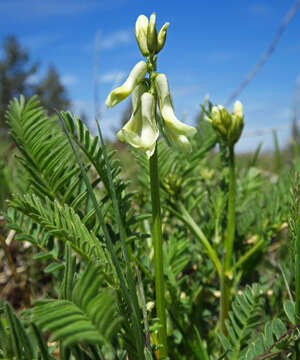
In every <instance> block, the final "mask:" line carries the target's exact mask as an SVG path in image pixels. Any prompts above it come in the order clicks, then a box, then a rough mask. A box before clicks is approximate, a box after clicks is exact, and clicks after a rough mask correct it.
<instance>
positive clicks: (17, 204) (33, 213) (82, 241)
mask: <svg viewBox="0 0 300 360" xmlns="http://www.w3.org/2000/svg"><path fill="white" fill-rule="evenodd" d="M10 205H11V206H12V207H14V208H16V209H18V210H19V211H21V212H22V213H23V214H25V215H27V216H28V217H30V218H31V219H32V220H34V221H35V222H36V223H38V224H40V225H41V226H42V227H43V228H44V229H46V230H47V232H48V233H49V234H51V235H53V236H55V237H56V238H58V239H60V240H62V241H64V242H69V243H70V244H71V246H72V248H73V249H74V250H75V251H76V252H77V253H78V254H79V255H81V256H82V257H83V258H85V259H90V260H91V259H95V260H98V261H99V260H102V261H104V253H103V249H102V246H101V243H100V241H99V239H98V238H97V237H96V235H95V234H94V233H93V232H90V231H88V229H87V228H86V226H85V224H84V222H83V221H81V220H80V218H79V216H78V215H77V214H76V213H75V211H74V210H73V209H72V208H71V207H69V206H68V205H66V204H65V205H64V206H61V205H60V204H58V203H57V202H56V201H51V200H50V199H48V198H44V201H43V202H42V200H41V199H40V198H39V197H38V196H36V195H34V194H27V195H23V196H15V199H14V200H13V201H12V202H11V203H10Z"/></svg>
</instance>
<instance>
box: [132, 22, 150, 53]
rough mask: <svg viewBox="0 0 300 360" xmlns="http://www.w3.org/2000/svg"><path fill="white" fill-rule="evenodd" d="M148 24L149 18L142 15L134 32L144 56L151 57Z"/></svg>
mask: <svg viewBox="0 0 300 360" xmlns="http://www.w3.org/2000/svg"><path fill="white" fill-rule="evenodd" d="M148 24H149V21H148V18H147V17H146V16H145V15H140V16H139V17H138V18H137V20H136V23H135V30H134V32H135V37H136V40H137V43H138V46H139V48H140V50H141V52H142V54H143V55H144V56H147V55H149V50H148V46H147V31H148Z"/></svg>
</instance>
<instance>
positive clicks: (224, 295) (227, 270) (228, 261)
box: [221, 145, 235, 334]
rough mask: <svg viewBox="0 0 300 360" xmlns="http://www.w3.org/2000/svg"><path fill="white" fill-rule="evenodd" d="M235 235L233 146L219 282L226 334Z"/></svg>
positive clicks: (230, 152)
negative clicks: (220, 279) (223, 251)
mask: <svg viewBox="0 0 300 360" xmlns="http://www.w3.org/2000/svg"><path fill="white" fill-rule="evenodd" d="M234 234H235V161H234V145H230V146H229V192H228V208H227V235H226V238H225V241H224V247H225V258H224V263H223V274H222V281H221V328H222V332H223V334H226V325H225V320H226V319H227V317H228V310H229V303H230V289H231V285H232V278H233V271H232V252H233V244H234Z"/></svg>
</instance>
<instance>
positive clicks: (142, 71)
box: [105, 61, 147, 107]
mask: <svg viewBox="0 0 300 360" xmlns="http://www.w3.org/2000/svg"><path fill="white" fill-rule="evenodd" d="M146 73H147V64H146V62H145V61H139V62H138V63H137V64H136V65H135V66H134V68H133V69H132V70H131V72H130V74H129V76H128V78H127V79H126V81H125V82H124V84H123V85H122V86H120V87H117V88H116V89H114V90H112V91H111V92H110V93H109V95H108V96H107V98H106V101H105V104H106V106H107V107H113V106H115V105H116V104H118V103H119V102H120V101H122V100H124V99H126V98H127V96H128V95H129V94H130V93H132V91H133V90H134V88H135V87H136V86H137V84H138V83H139V82H141V81H142V80H143V79H144V77H145V75H146Z"/></svg>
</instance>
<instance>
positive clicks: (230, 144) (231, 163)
mask: <svg viewBox="0 0 300 360" xmlns="http://www.w3.org/2000/svg"><path fill="white" fill-rule="evenodd" d="M207 120H208V121H209V122H211V124H212V126H213V128H214V129H215V131H216V132H217V134H218V135H219V138H220V142H221V143H222V144H223V145H225V146H226V147H227V148H228V153H229V158H228V167H229V172H228V184H229V189H228V205H227V234H226V238H225V241H224V260H223V267H222V279H221V308H220V322H221V329H222V332H223V334H226V332H227V329H226V319H227V318H228V311H229V304H230V299H231V287H232V282H233V266H232V255H233V245H234V236H235V192H236V181H235V156H234V145H235V144H236V143H237V141H238V140H239V138H240V136H241V134H242V131H243V127H244V113H243V105H242V103H241V102H240V101H236V102H235V104H234V107H233V113H232V114H230V112H229V111H228V110H227V109H225V108H224V107H223V106H221V105H217V106H214V107H213V108H212V111H211V114H210V117H207Z"/></svg>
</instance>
